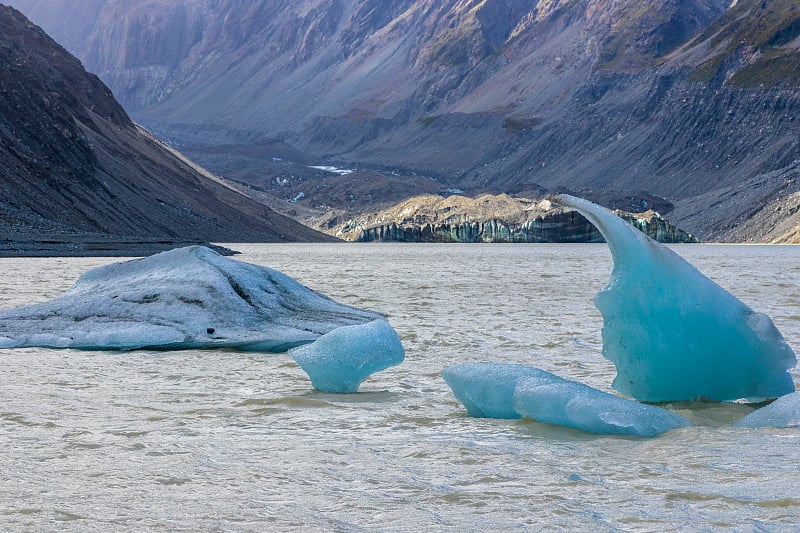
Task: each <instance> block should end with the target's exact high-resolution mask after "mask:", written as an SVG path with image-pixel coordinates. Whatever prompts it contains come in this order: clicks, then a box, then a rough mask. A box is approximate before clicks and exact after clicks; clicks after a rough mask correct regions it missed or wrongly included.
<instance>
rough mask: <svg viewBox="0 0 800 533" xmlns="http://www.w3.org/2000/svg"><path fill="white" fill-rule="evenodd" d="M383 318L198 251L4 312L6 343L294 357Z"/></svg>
mask: <svg viewBox="0 0 800 533" xmlns="http://www.w3.org/2000/svg"><path fill="white" fill-rule="evenodd" d="M382 318H383V316H382V315H380V314H378V313H374V312H371V311H363V310H361V309H356V308H354V307H349V306H346V305H342V304H340V303H337V302H335V301H333V300H331V299H330V298H328V297H326V296H323V295H321V294H319V293H317V292H315V291H313V290H311V289H309V288H307V287H304V286H303V285H301V284H299V283H297V282H296V281H294V280H293V279H292V278H290V277H288V276H286V275H285V274H282V273H280V272H278V271H276V270H273V269H270V268H266V267H262V266H257V265H251V264H248V263H244V262H241V261H235V260H233V259H229V258H227V257H223V256H221V255H219V254H217V253H216V252H214V251H212V250H210V249H209V248H206V247H202V246H190V247H186V248H180V249H176V250H170V251H167V252H163V253H160V254H157V255H154V256H151V257H147V258H144V259H136V260H132V261H125V262H122V263H115V264H111V265H107V266H103V267H99V268H95V269H93V270H90V271H88V272H86V273H85V274H83V275H82V276H81V277H80V278H79V279H78V281H77V282H76V283H75V285H73V286H72V288H70V289H69V290H68V291H67V292H66V293H64V294H63V295H61V296H59V297H57V298H55V299H53V300H50V301H47V302H43V303H39V304H34V305H29V306H24V307H18V308H14V309H5V310H2V311H0V347H2V348H15V347H24V346H42V347H49V348H80V349H91V350H134V349H140V348H151V349H162V350H177V349H186V348H238V349H243V350H258V351H270V352H285V351H286V350H288V349H289V348H293V347H296V346H299V345H302V344H307V343H309V342H313V341H314V340H316V339H318V338H320V337H321V336H322V335H325V334H326V333H329V332H331V331H333V330H334V329H336V328H339V327H341V326H350V325H355V324H366V323H369V322H372V321H374V320H376V319H382Z"/></svg>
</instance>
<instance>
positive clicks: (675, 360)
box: [558, 195, 797, 402]
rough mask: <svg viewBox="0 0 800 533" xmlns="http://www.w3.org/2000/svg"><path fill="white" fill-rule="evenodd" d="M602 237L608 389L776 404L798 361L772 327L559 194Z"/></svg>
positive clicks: (615, 221) (689, 270) (653, 245)
mask: <svg viewBox="0 0 800 533" xmlns="http://www.w3.org/2000/svg"><path fill="white" fill-rule="evenodd" d="M558 201H559V202H560V203H561V204H563V205H566V206H569V207H572V208H574V209H576V210H577V211H579V212H580V213H581V214H582V215H583V216H585V217H586V218H587V219H589V221H590V222H592V223H593V224H594V225H595V226H597V229H599V230H600V232H601V233H602V234H603V236H604V237H605V239H606V241H607V242H608V247H609V248H610V250H611V255H612V256H613V258H614V269H613V272H612V274H611V280H610V281H609V282H608V285H606V287H605V288H604V289H603V290H602V291H600V293H598V294H597V297H596V299H595V302H596V304H597V308H598V309H599V310H600V313H601V314H602V315H603V322H604V324H603V355H604V356H605V357H607V358H608V359H610V360H611V361H613V363H614V365H616V367H617V377H616V378H615V379H614V388H616V389H617V390H618V391H620V392H622V393H623V394H626V395H628V396H631V397H634V398H637V399H639V400H644V401H651V402H661V401H672V400H691V399H696V398H700V397H704V398H708V399H712V400H718V401H727V400H736V399H740V398H750V399H755V398H776V397H779V396H783V395H784V394H787V393H790V392H792V391H794V384H793V382H792V378H791V376H790V375H789V370H791V369H792V368H793V367H794V365H795V364H796V362H797V359H796V357H795V355H794V352H793V351H792V349H791V348H790V347H789V345H788V344H786V342H785V341H784V340H783V337H782V336H781V334H780V332H778V330H777V328H776V327H775V325H774V324H773V323H772V320H771V319H770V318H769V317H768V316H767V315H764V314H761V313H756V312H754V311H753V310H752V309H750V308H749V307H747V306H746V305H744V304H743V303H742V302H740V301H739V300H737V299H736V298H735V297H734V296H733V295H731V294H730V293H728V292H727V291H725V290H724V289H722V288H721V287H720V286H719V285H717V284H716V283H714V282H713V281H711V280H710V279H708V278H707V277H705V276H704V275H703V274H701V273H700V272H699V271H698V270H697V269H696V268H694V267H693V266H692V265H690V264H689V263H687V262H686V261H685V260H684V259H683V258H681V257H680V256H678V255H677V254H676V253H674V252H673V251H672V250H670V249H669V248H667V247H666V246H664V245H662V244H659V243H657V242H655V241H653V240H652V239H650V238H648V237H647V236H645V235H644V234H643V233H642V232H640V231H637V230H636V229H634V228H633V227H632V226H631V225H630V224H628V223H626V222H625V221H623V220H622V219H621V218H619V217H618V216H616V215H615V214H613V213H611V212H610V211H608V210H607V209H605V208H602V207H600V206H598V205H595V204H593V203H591V202H589V201H587V200H582V199H580V198H575V197H572V196H567V195H561V196H559V197H558Z"/></svg>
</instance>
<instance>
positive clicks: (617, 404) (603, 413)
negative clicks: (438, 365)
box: [443, 363, 691, 437]
mask: <svg viewBox="0 0 800 533" xmlns="http://www.w3.org/2000/svg"><path fill="white" fill-rule="evenodd" d="M443 376H444V379H445V381H446V382H447V384H448V385H449V386H450V388H451V389H452V391H453V394H454V395H455V397H456V398H457V399H458V400H459V401H460V402H461V403H462V404H463V405H464V407H465V408H466V409H467V414H468V415H469V416H473V417H476V418H506V419H515V418H522V417H524V416H526V417H529V418H533V419H534V420H538V421H539V422H544V423H547V424H553V425H558V426H565V427H569V428H574V429H579V430H582V431H586V432H589V433H596V434H601V435H637V436H642V437H653V436H656V435H659V434H661V433H663V432H665V431H669V430H671V429H676V428H680V427H688V426H690V425H691V423H690V422H689V420H687V419H686V418H684V417H682V416H680V415H678V414H675V413H672V412H670V411H667V410H666V409H662V408H660V407H656V406H653V405H645V404H641V403H639V402H635V401H632V400H626V399H623V398H618V397H617V396H613V395H611V394H608V393H607V392H603V391H600V390H597V389H594V388H592V387H589V386H588V385H584V384H582V383H578V382H576V381H570V380H567V379H564V378H562V377H559V376H556V375H555V374H551V373H549V372H545V371H544V370H540V369H538V368H535V367H532V366H526V365H517V364H510V363H462V364H458V365H453V366H450V367H448V368H446V369H445V370H444V372H443Z"/></svg>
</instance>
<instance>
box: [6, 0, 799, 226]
mask: <svg viewBox="0 0 800 533" xmlns="http://www.w3.org/2000/svg"><path fill="white" fill-rule="evenodd" d="M14 3H15V4H16V5H19V6H20V7H22V8H23V9H25V10H26V12H28V13H29V14H30V15H31V16H32V17H33V18H34V20H37V21H39V22H40V23H42V24H43V25H44V26H45V27H46V28H48V29H50V30H51V31H53V32H54V34H55V35H56V36H57V37H58V38H59V39H63V42H64V43H65V45H66V46H67V47H68V48H69V49H70V50H72V51H74V52H75V53H76V54H77V55H78V56H79V57H81V58H82V59H83V60H84V61H85V62H86V63H87V64H88V65H89V66H90V67H91V68H92V69H93V70H95V71H96V72H98V73H99V74H100V76H101V77H102V78H103V79H104V80H106V81H107V82H108V83H109V85H110V86H111V87H112V89H113V90H114V92H115V94H117V95H118V96H119V98H120V99H121V101H122V103H123V105H125V107H126V109H128V110H129V111H130V112H131V113H132V115H133V116H134V117H135V118H136V119H137V120H139V121H141V122H142V123H143V124H145V125H147V126H148V127H150V128H152V129H154V130H155V131H157V132H158V133H159V135H162V136H163V137H164V138H167V139H169V140H170V141H171V142H173V143H174V144H176V145H177V146H180V147H181V149H184V150H185V151H186V153H188V154H189V155H190V156H191V157H193V158H195V159H196V160H198V161H199V162H200V163H201V164H205V165H207V166H209V168H211V169H212V170H221V169H225V173H226V174H227V175H229V176H230V177H233V178H236V179H240V180H243V181H247V182H249V183H252V184H255V185H259V186H262V188H264V187H263V186H265V185H266V184H268V183H269V182H270V181H272V180H273V179H275V178H276V177H287V175H286V174H283V173H284V172H286V170H285V169H284V168H283V167H282V166H277V167H276V166H275V165H274V159H273V158H274V157H279V158H281V159H284V157H283V155H284V154H286V153H296V154H303V157H302V158H298V159H296V160H290V162H295V161H297V162H299V160H300V159H303V158H305V159H313V160H314V162H317V163H338V164H340V165H343V166H353V165H361V166H362V167H364V168H372V169H387V168H389V169H399V170H400V171H401V173H402V174H405V175H425V176H428V177H431V178H435V179H436V180H437V181H438V182H440V183H442V184H444V185H446V186H448V187H456V188H460V189H464V190H466V191H468V192H474V193H477V192H481V191H488V192H508V193H519V192H522V191H527V190H535V189H540V188H544V189H548V190H557V189H561V188H566V189H570V190H575V189H579V188H582V189H591V190H593V191H596V192H598V193H603V192H609V191H640V190H644V191H647V192H648V193H651V194H654V195H658V196H661V197H664V198H667V199H668V200H669V201H671V202H672V203H674V205H675V210H674V212H673V213H671V214H670V218H671V219H672V220H673V221H674V222H676V223H677V224H679V225H680V226H681V227H684V228H686V229H687V230H689V231H692V232H693V233H696V234H698V235H699V236H700V237H701V238H703V239H735V240H749V239H756V240H757V239H759V238H760V237H759V235H760V234H766V233H768V232H770V231H772V230H773V229H774V228H759V229H757V230H751V229H747V228H749V227H750V226H747V225H744V224H743V222H744V221H746V220H748V219H750V218H752V216H753V215H754V214H757V213H759V212H761V211H762V210H764V209H771V208H770V207H769V206H768V204H769V203H770V202H771V201H775V200H781V201H783V200H784V199H785V198H786V197H788V195H791V194H792V193H794V192H796V191H798V189H800V185H798V183H800V182H798V181H797V180H796V179H795V178H796V177H797V173H798V169H799V168H800V138H799V137H798V134H797V132H798V131H800V124H798V121H799V120H800V94H799V93H798V86H799V85H800V82H799V80H800V62H799V61H798V57H800V56H798V50H799V49H800V22H798V21H800V6H798V5H797V4H796V2H794V1H791V0H739V1H738V2H736V3H735V4H734V5H733V6H731V5H730V4H731V2H729V1H728V0H665V1H663V2H652V1H648V0H621V1H615V2H609V1H605V0H493V1H492V0H480V1H479V0H446V1H433V0H416V1H415V0H395V1H392V2H379V1H377V0H361V1H358V2H344V1H341V0H302V1H289V0H274V1H269V2H268V1H266V0H242V1H238V0H237V1H234V0H213V1H212V0H181V1H178V2H172V1H170V2H168V1H165V0H133V1H131V2H125V3H121V2H112V1H111V0H70V1H67V0H47V1H44V0H16V1H15V2H14ZM219 145H225V146H226V148H225V150H224V151H223V152H222V153H221V151H220V150H219V148H218V147H219ZM258 146H271V147H273V148H275V147H283V148H281V150H280V151H272V150H269V149H267V150H261V151H258V150H255V149H254V148H255V147H258ZM286 147H288V148H286ZM284 148H285V149H284ZM229 157H235V158H239V159H240V160H241V161H243V162H247V161H249V163H245V164H242V165H239V166H238V167H237V168H239V169H241V170H238V171H237V170H236V169H231V168H230V166H227V167H226V164H227V163H226V162H227V161H228V158H229ZM282 163H283V162H282ZM299 172H302V170H301V169H300V166H298V168H297V169H294V170H292V171H290V172H289V174H294V175H297V174H298V173H299ZM287 179H288V177H287ZM415 192H418V191H414V190H413V187H412V186H411V185H409V196H411V195H413V194H415ZM764 220H766V218H764Z"/></svg>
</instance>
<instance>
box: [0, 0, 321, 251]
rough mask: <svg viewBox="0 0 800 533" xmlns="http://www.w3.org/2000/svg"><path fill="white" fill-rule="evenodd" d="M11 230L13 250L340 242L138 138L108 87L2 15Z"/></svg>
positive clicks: (2, 159) (18, 20)
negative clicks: (62, 245) (61, 246)
mask: <svg viewBox="0 0 800 533" xmlns="http://www.w3.org/2000/svg"><path fill="white" fill-rule="evenodd" d="M0 223H1V224H0V241H2V243H3V244H2V246H0V248H2V249H3V250H7V249H14V247H15V246H17V248H19V249H20V250H22V249H29V248H31V247H32V246H33V247H34V248H35V243H36V242H41V241H49V244H54V243H55V244H57V243H67V242H76V243H78V242H83V243H94V244H97V243H108V242H109V241H114V240H117V241H120V242H133V243H137V244H136V246H138V245H139V244H142V243H145V244H146V243H148V242H150V243H154V245H156V244H158V242H159V241H194V242H206V241H224V242H243V241H294V240H303V241H309V240H326V239H329V237H327V236H324V235H321V234H319V233H317V232H314V231H312V230H310V229H309V228H306V227H304V226H302V225H300V224H298V223H296V222H294V221H292V220H291V219H288V218H286V217H284V216H281V215H278V214H277V213H275V212H272V211H270V210H268V209H266V208H265V207H264V206H263V205H261V204H259V203H258V202H255V201H253V200H251V199H250V198H247V197H245V196H243V195H242V194H240V193H238V192H236V191H234V190H233V189H231V188H230V187H228V186H226V185H225V184H224V183H222V182H220V181H219V180H215V179H214V178H213V177H212V176H210V175H208V174H207V173H204V172H203V171H202V170H201V169H197V168H195V167H194V166H193V165H192V164H190V163H189V162H188V161H186V160H185V159H183V158H182V156H180V154H177V153H175V152H174V151H173V150H171V149H169V148H167V147H166V146H164V145H163V144H162V143H161V142H160V141H158V140H157V139H155V138H154V137H153V136H152V135H150V134H148V133H147V132H146V131H144V130H142V129H141V128H139V127H137V126H136V125H135V124H134V123H133V122H132V121H131V119H130V118H129V117H128V115H127V114H126V112H125V111H124V110H123V108H122V107H121V106H120V105H119V104H118V103H117V102H116V100H115V99H114V97H113V96H112V94H111V91H110V90H109V89H108V88H107V87H106V86H105V85H104V84H103V83H102V82H101V81H100V80H99V79H98V78H97V77H96V76H94V75H92V74H89V73H87V72H86V71H85V70H84V69H83V67H82V65H81V63H80V62H79V61H78V60H77V59H75V58H74V57H73V56H71V55H70V54H69V53H68V52H67V51H66V50H64V49H63V48H62V47H60V46H59V45H58V44H56V43H55V41H53V40H52V39H51V38H50V37H48V36H47V35H46V34H45V33H44V32H43V31H42V30H41V29H40V28H39V27H37V26H35V25H33V24H32V23H31V22H30V21H28V20H27V19H26V18H25V17H24V16H23V15H22V14H21V13H19V12H18V11H16V10H14V9H13V8H10V7H6V6H2V5H0ZM32 242H33V243H34V244H33V245H31V244H30V243H32ZM15 243H17V244H15ZM20 243H29V244H27V245H26V244H20ZM65 250H67V251H69V250H68V249H66V248H65ZM76 252H78V253H79V252H80V250H77V251H76Z"/></svg>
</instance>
